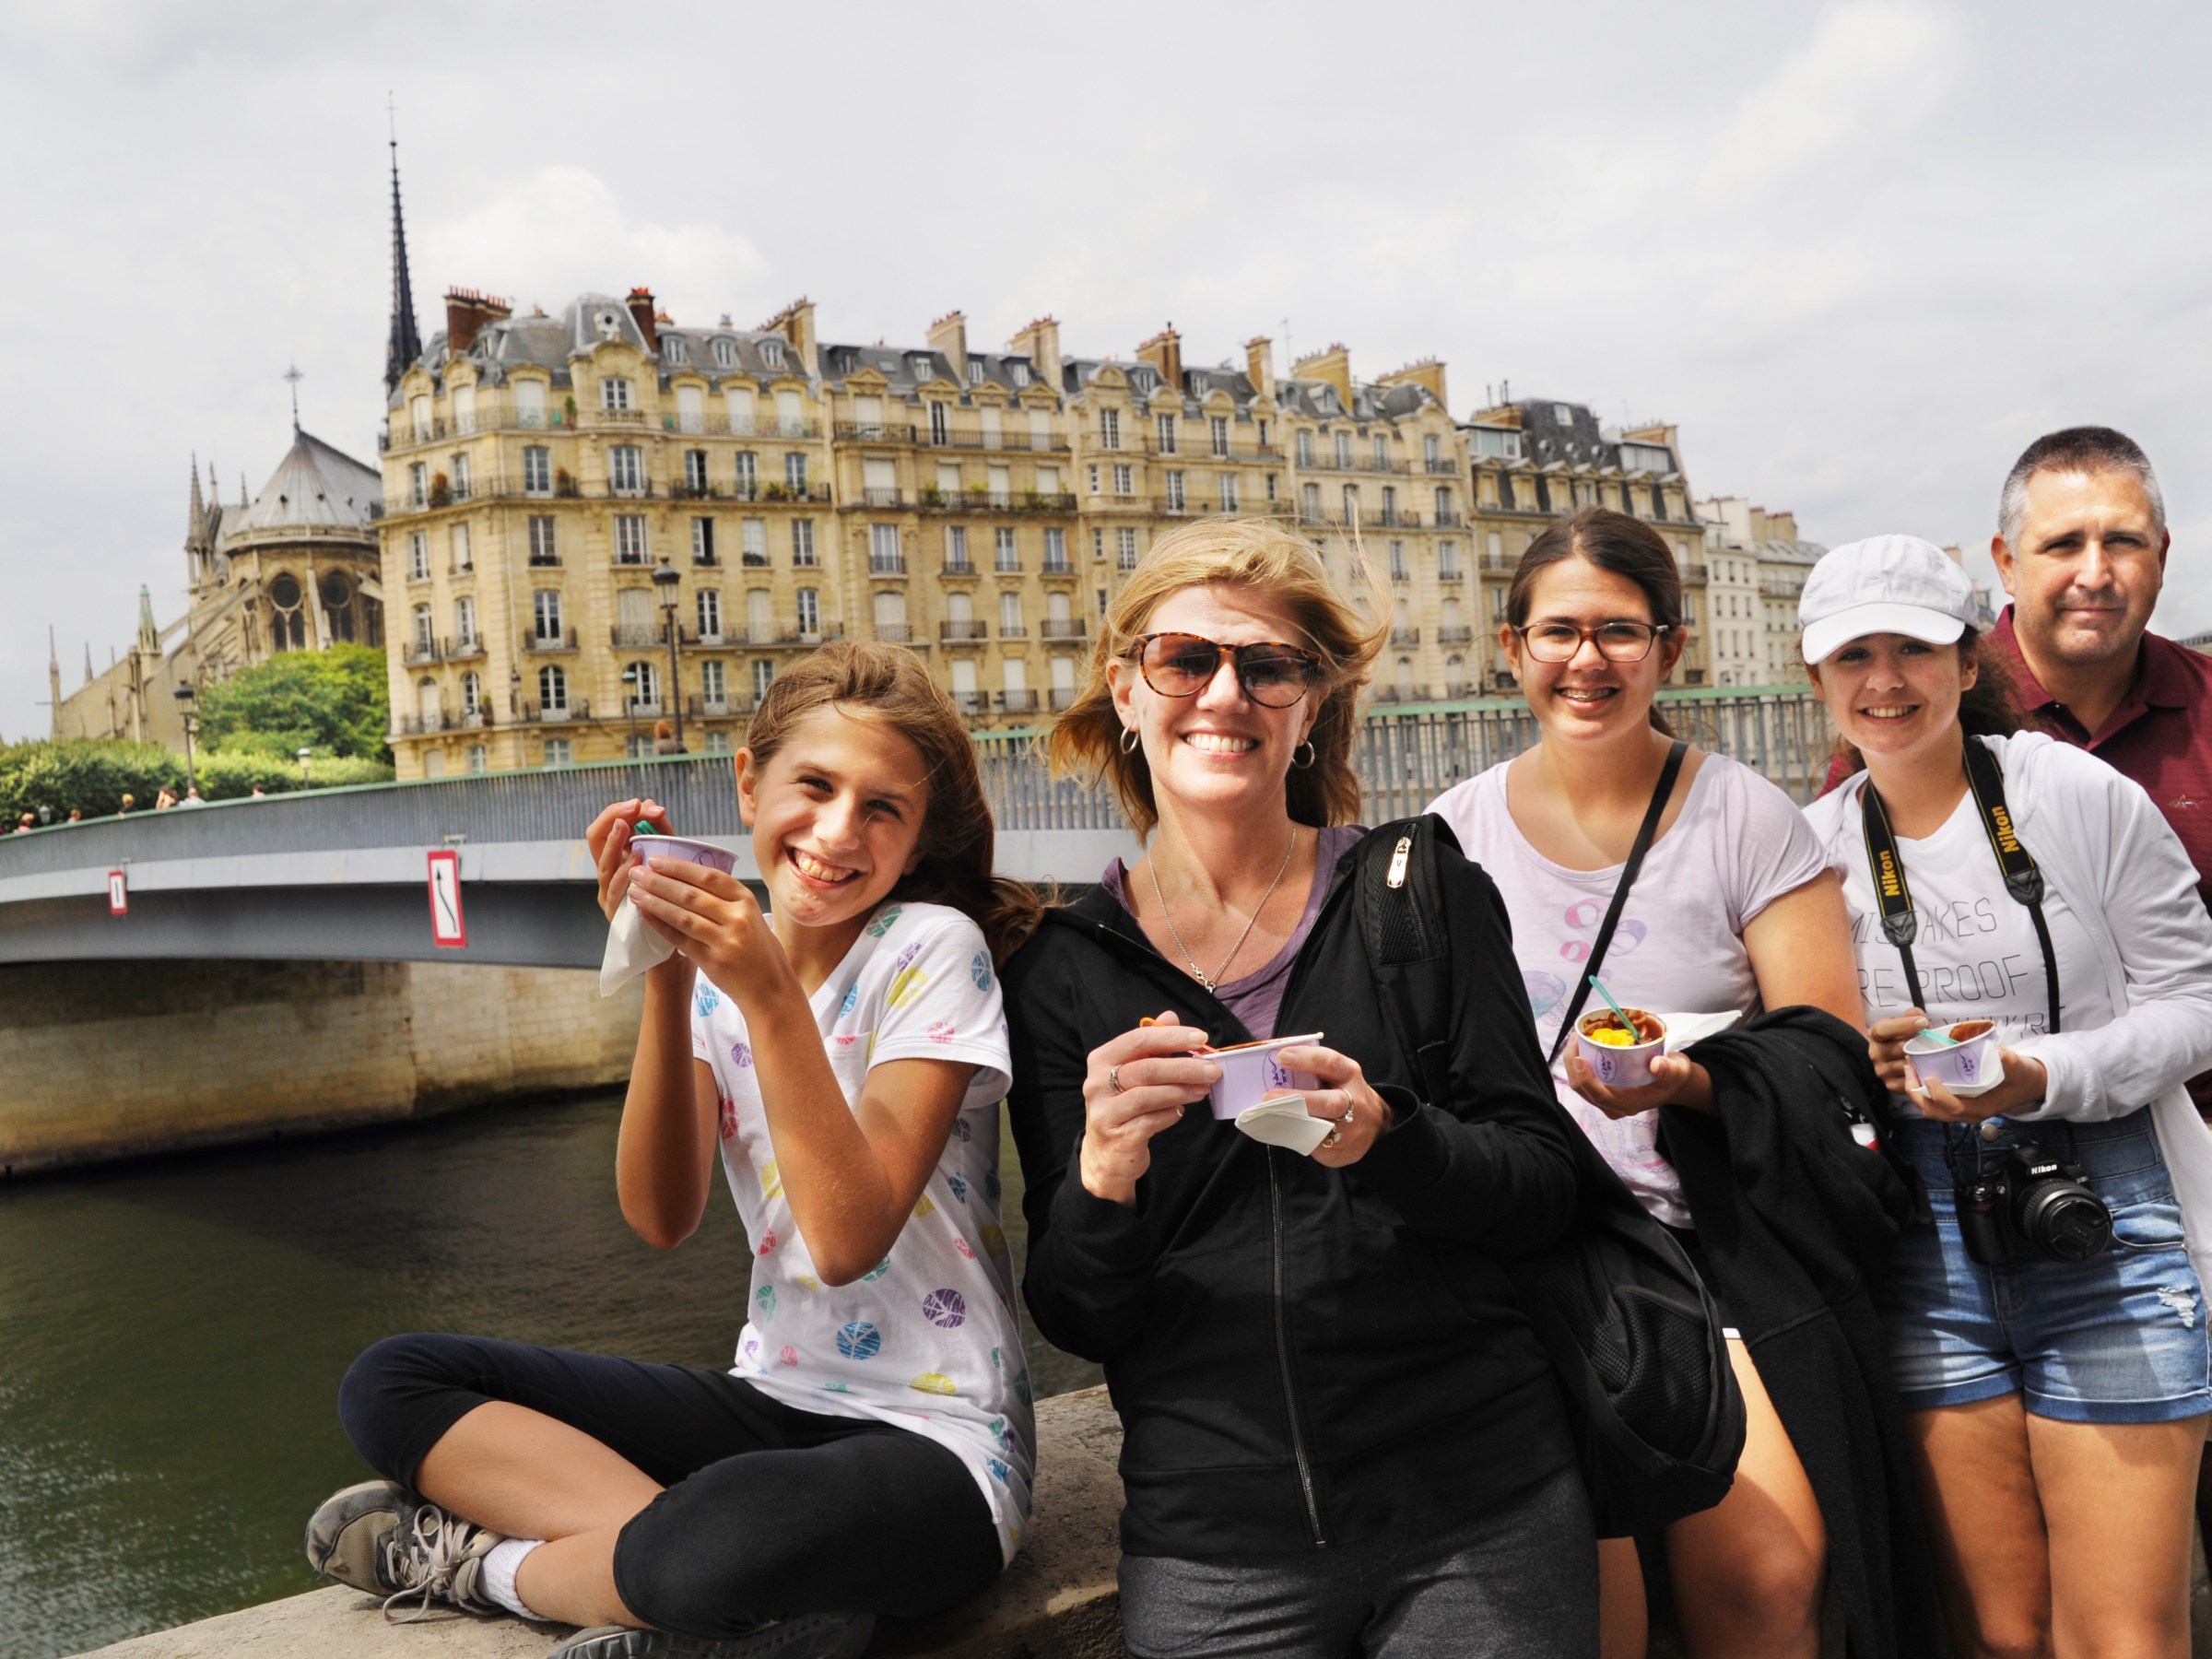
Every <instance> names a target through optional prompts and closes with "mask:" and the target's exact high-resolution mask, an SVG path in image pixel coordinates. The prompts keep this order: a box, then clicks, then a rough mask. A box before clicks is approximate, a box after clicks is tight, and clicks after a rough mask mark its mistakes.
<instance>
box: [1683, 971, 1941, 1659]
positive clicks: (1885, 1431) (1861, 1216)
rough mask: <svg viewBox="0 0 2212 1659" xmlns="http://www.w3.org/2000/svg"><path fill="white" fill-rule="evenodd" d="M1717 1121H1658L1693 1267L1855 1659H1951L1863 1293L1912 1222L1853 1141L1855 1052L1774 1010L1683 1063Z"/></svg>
mask: <svg viewBox="0 0 2212 1659" xmlns="http://www.w3.org/2000/svg"><path fill="white" fill-rule="evenodd" d="M1693 1052H1694V1055H1695V1058H1696V1059H1697V1060H1698V1061H1699V1062H1700V1064H1702V1065H1704V1067H1705V1069H1706V1070H1707V1072H1709V1073H1710V1074H1711V1075H1712V1090H1713V1103H1714V1106H1715V1112H1713V1113H1710V1114H1709V1113H1705V1112H1692V1111H1690V1110H1688V1109H1687V1108H1685V1107H1680V1106H1667V1107H1664V1108H1662V1109H1661V1112H1660V1122H1661V1126H1662V1130H1663V1132H1664V1135H1665V1153H1666V1157H1667V1159H1668V1160H1669V1161H1670V1162H1672V1163H1673V1165H1674V1166H1675V1170H1676V1172H1677V1174H1678V1175H1679V1176H1680V1177H1681V1180H1682V1191H1683V1196H1684V1198H1685V1199H1686V1201H1687V1202H1688V1206H1689V1212H1690V1216H1691V1218H1693V1219H1694V1220H1695V1221H1696V1223H1697V1230H1698V1242H1699V1246H1700V1250H1701V1252H1702V1254H1703V1257H1704V1261H1703V1265H1704V1268H1705V1271H1706V1272H1707V1274H1708V1276H1709V1277H1710V1279H1711V1282H1712V1288H1713V1290H1714V1292H1715V1294H1716V1295H1717V1296H1718V1297H1719V1298H1720V1300H1721V1302H1722V1305H1723V1306H1724V1307H1725V1308H1726V1309H1727V1310H1728V1313H1729V1316H1730V1318H1732V1319H1733V1320H1734V1321H1735V1326H1736V1328H1737V1329H1738V1330H1739V1331H1741V1332H1742V1333H1743V1337H1744V1343H1745V1346H1746V1347H1747V1348H1748V1349H1749V1351H1750V1354H1751V1359H1752V1362H1753V1363H1754V1364H1755V1365H1757V1366H1758V1368H1759V1380H1760V1381H1761V1382H1763V1383H1764V1384H1765V1385H1766V1390H1767V1393H1768V1394H1769V1396H1770V1397H1771V1399H1772V1400H1773V1402H1774V1409H1775V1411H1776V1413H1777V1414H1778V1415H1779V1416H1780V1417H1781V1418H1782V1423H1783V1428H1785V1429H1786V1430H1789V1434H1790V1440H1791V1442H1792V1444H1793V1445H1794V1447H1795V1449H1796V1452H1797V1458H1798V1461H1799V1463H1801V1464H1802V1465H1804V1467H1805V1472H1806V1478H1807V1479H1808V1480H1810V1481H1811V1483H1812V1488H1813V1493H1814V1496H1815V1497H1816V1498H1817V1499H1818V1500H1819V1504H1820V1513H1821V1517H1822V1519H1823V1521H1824V1522H1825V1523H1826V1524H1827V1528H1828V1547H1829V1573H1830V1578H1831V1580H1832V1581H1833V1583H1834V1584H1835V1586H1836V1589H1837V1593H1838V1595H1839V1598H1840V1599H1841V1603H1842V1607H1843V1614H1844V1620H1845V1626H1846V1629H1847V1630H1848V1631H1849V1633H1850V1639H1851V1652H1852V1653H1853V1656H1854V1659H1890V1656H1891V1655H1905V1656H1918V1655H1922V1654H1927V1655H1935V1654H1940V1653H1944V1652H1946V1651H1947V1650H1946V1648H1945V1646H1944V1637H1943V1628H1942V1627H1943V1620H1942V1613H1941V1608H1940V1606H1938V1604H1937V1601H1936V1587H1935V1567H1934V1558H1933V1552H1932V1550H1931V1548H1930V1547H1929V1544H1928V1539H1927V1534H1926V1529H1925V1524H1924V1519H1923V1515H1922V1511H1921V1507H1920V1494H1919V1488H1918V1484H1917V1477H1916V1474H1915V1471H1914V1466H1913V1456H1912V1442H1911V1441H1910V1439H1909V1438H1908V1435H1907V1431H1906V1429H1905V1421H1904V1413H1903V1410H1902V1408H1901V1407H1900V1405H1899V1403H1898V1398H1897V1390H1896V1387H1895V1385H1894V1384H1893V1383H1892V1382H1891V1381H1890V1377H1889V1362H1888V1347H1887V1344H1886V1343H1885V1342H1884V1340H1883V1336H1882V1329H1881V1321H1880V1318H1879V1316H1878V1315H1877V1312H1876V1309H1875V1303H1874V1298H1873V1293H1872V1286H1873V1284H1874V1283H1875V1282H1876V1281H1877V1280H1878V1279H1879V1277H1881V1275H1882V1273H1883V1272H1884V1270H1885V1269H1886V1267H1887V1265H1888V1260H1889V1255H1890V1253H1891V1251H1892V1250H1893V1249H1894V1248H1895V1246H1896V1243H1897V1239H1898V1234H1899V1231H1900V1228H1901V1227H1902V1226H1903V1224H1904V1222H1905V1221H1906V1220H1907V1219H1909V1218H1910V1216H1911V1213H1912V1199H1911V1196H1910V1194H1909V1193H1908V1192H1907V1190H1906V1187H1905V1184H1904V1182H1902V1181H1901V1180H1900V1178H1899V1176H1898V1175H1897V1174H1896V1173H1895V1172H1894V1171H1892V1170H1891V1169H1890V1167H1889V1165H1888V1161H1887V1160H1886V1159H1883V1158H1882V1157H1880V1156H1879V1155H1877V1154H1876V1153H1874V1152H1872V1151H1869V1150H1866V1149H1864V1148H1862V1147H1859V1146H1858V1145H1857V1144H1856V1143H1855V1142H1854V1141H1853V1139H1852V1136H1851V1133H1850V1127H1849V1124H1850V1118H1851V1114H1852V1112H1853V1110H1855V1111H1856V1112H1860V1113H1868V1112H1876V1111H1878V1110H1879V1109H1880V1108H1881V1106H1882V1105H1883V1104H1884V1101H1883V1098H1882V1088H1881V1085H1880V1083H1879V1081H1878V1080H1877V1078H1876V1077H1875V1073H1874V1067H1873V1065H1872V1063H1871V1062H1870V1061H1869V1060H1868V1059H1867V1055H1866V1039H1865V1036H1863V1035H1862V1034H1861V1033H1860V1032H1858V1031H1856V1030H1853V1029H1852V1028H1851V1027H1850V1026H1848V1025H1846V1024H1844V1023H1843V1022H1842V1021H1841V1020H1840V1019H1837V1018H1834V1017H1833V1016H1831V1015H1829V1014H1824V1013H1822V1012H1821V1011H1820V1010H1818V1009H1817V1008H1807V1007H1795V1008H1781V1009H1777V1010H1775V1011H1774V1012H1773V1013H1771V1014H1767V1015H1764V1016H1762V1017H1761V1018H1759V1019H1756V1020H1754V1021H1752V1022H1751V1023H1750V1024H1749V1025H1747V1026H1745V1027H1742V1028H1740V1029H1739V1030H1733V1031H1724V1032H1723V1033H1721V1034H1720V1035H1719V1036H1717V1037H1709V1038H1707V1039H1706V1040H1705V1041H1702V1042H1700V1043H1698V1044H1697V1045H1696V1046H1695V1049H1694V1051H1693Z"/></svg>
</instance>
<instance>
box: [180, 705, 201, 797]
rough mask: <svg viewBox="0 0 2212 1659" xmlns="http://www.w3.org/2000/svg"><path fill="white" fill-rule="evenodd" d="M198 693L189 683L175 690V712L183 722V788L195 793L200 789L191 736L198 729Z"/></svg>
mask: <svg viewBox="0 0 2212 1659" xmlns="http://www.w3.org/2000/svg"><path fill="white" fill-rule="evenodd" d="M198 695H199V694H198V693H197V692H196V691H194V689H193V688H192V687H191V685H190V684H189V683H186V684H184V685H182V686H179V687H178V688H177V712H178V714H179V715H181V716H182V719H183V721H184V787H185V789H186V791H187V792H193V793H196V792H197V791H198V789H199V787H200V780H199V777H198V775H197V774H196V773H195V772H194V770H193V763H192V735H193V733H194V732H195V731H197V730H198V729H199V724H200V722H199V714H198V706H199V705H198V703H197V701H196V699H197V698H198Z"/></svg>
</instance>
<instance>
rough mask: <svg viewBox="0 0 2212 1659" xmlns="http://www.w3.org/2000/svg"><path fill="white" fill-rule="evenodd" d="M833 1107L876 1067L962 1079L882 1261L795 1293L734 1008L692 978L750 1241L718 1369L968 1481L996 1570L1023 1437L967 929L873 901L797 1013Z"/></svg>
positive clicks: (992, 1078)
mask: <svg viewBox="0 0 2212 1659" xmlns="http://www.w3.org/2000/svg"><path fill="white" fill-rule="evenodd" d="M811 1002H812V1006H813V1009H814V1016H815V1023H816V1026H817V1027H818V1030H820V1032H821V1038H822V1047H823V1049H824V1050H825V1052H826V1053H828V1054H829V1057H830V1067H831V1069H832V1070H834V1071H835V1072H836V1074H837V1079H838V1082H839V1084H840V1085H841V1087H842V1088H843V1089H844V1091H845V1099H846V1100H858V1099H859V1098H860V1092H861V1087H862V1084H863V1082H864V1081H865V1078H866V1077H867V1073H868V1070H869V1068H870V1067H871V1066H874V1065H881V1064H883V1063H884V1062H885V1061H888V1060H915V1059H923V1060H952V1061H961V1062H965V1063H967V1064H969V1065H973V1066H974V1067H975V1068H976V1069H975V1076H974V1078H973V1080H972V1081H971V1083H970V1084H969V1086H968V1092H967V1094H966V1096H965V1097H964V1098H963V1099H962V1100H961V1102H960V1112H959V1117H958V1118H957V1119H956V1120H955V1121H954V1123H953V1126H952V1134H951V1135H950V1137H949V1138H948V1139H947V1141H946V1143H945V1150H944V1153H943V1154H942V1156H940V1157H939V1158H938V1159H937V1167H936V1168H935V1170H934V1171H931V1173H930V1177H929V1181H928V1183H927V1184H926V1185H925V1186H924V1188H923V1190H922V1196H921V1197H920V1198H919V1199H918V1200H917V1201H916V1202H915V1205H914V1213H913V1215H912V1218H910V1219H909V1220H908V1222H907V1224H906V1226H905V1228H904V1229H903V1230H901V1231H900V1234H899V1237H898V1239H897V1241H895V1242H894V1243H893V1244H892V1246H891V1252H890V1254H888V1256H886V1257H885V1258H884V1259H883V1261H882V1262H880V1263H879V1264H877V1266H876V1267H875V1268H874V1269H873V1270H872V1271H870V1272H869V1273H867V1274H866V1275H865V1276H864V1277H861V1278H859V1279H857V1280H855V1281H854V1282H853V1283H852V1284H849V1285H842V1286H837V1287H831V1286H828V1285H824V1284H823V1283H821V1281H820V1280H819V1279H818V1278H817V1277H815V1273H814V1263H813V1261H812V1259H811V1258H810V1257H809V1256H808V1254H807V1252H806V1240H804V1239H803V1238H801V1237H800V1236H799V1232H798V1229H797V1226H796V1225H795V1223H794V1221H793V1219H792V1213H791V1205H790V1202H789V1200H788V1199H786V1197H785V1196H784V1193H783V1183H782V1178H781V1177H780V1176H779V1174H778V1172H777V1169H776V1148H775V1145H774V1142H773V1141H772V1140H771V1137H770V1135H769V1130H768V1117H767V1114H766V1112H765V1111H764V1110H763V1109H762V1107H761V1104H760V1090H759V1084H758V1082H757V1074H756V1073H755V1071H754V1069H753V1055H752V1049H751V1047H750V1045H749V1043H748V1041H747V1032H746V1027H745V1019H744V1017H743V1016H742V1015H740V1014H739V1013H738V1011H737V1006H736V1004H735V1003H734V1002H733V1001H731V999H730V998H729V997H728V996H726V995H725V994H723V993H722V992H721V991H720V990H718V989H717V988H716V987H715V986H714V985H713V984H712V982H709V981H708V980H707V978H706V977H705V976H704V975H703V974H702V975H701V976H700V980H699V983H698V990H697V993H696V995H695V999H694V1002H693V1005H692V1018H691V1052H692V1053H694V1054H695V1055H697V1056H698V1057H699V1058H700V1059H701V1060H703V1061H705V1062H706V1063H707V1064H708V1065H710V1066H711V1067H712V1069H713V1073H714V1087H715V1091H716V1093H717V1094H718V1095H719V1096H720V1097H721V1100H722V1161H723V1169H724V1173H725V1174H726V1175H727V1176H728V1178H729V1182H730V1193H731V1195H732V1196H733V1197H734V1198H735V1199H736V1201H737V1211H738V1214H739V1215H740V1216H742V1217H743V1218H744V1220H745V1230H746V1234H747V1237H748V1238H749V1239H750V1240H751V1241H752V1247H753V1265H752V1266H753V1271H752V1294H751V1298H750V1300H749V1301H748V1303H747V1312H748V1313H749V1314H750V1316H751V1317H750V1319H749V1320H748V1322H747V1324H746V1327H745V1329H744V1331H743V1332H742V1333H740V1335H739V1336H738V1339H737V1363H736V1365H735V1367H734V1368H733V1371H734V1373H735V1375H737V1376H740V1377H743V1378H745V1379H746V1381H747V1382H750V1383H751V1384H752V1385H753V1386H754V1387H756V1388H758V1389H759V1390H760V1391H761V1392H762V1393H764V1394H770V1395H772V1396H773V1397H774V1398H776V1399H778V1400H781V1401H782V1403H783V1404H784V1405H786V1406H794V1407H795V1408H796V1409H798V1410H801V1411H814V1412H820V1413H822V1414H824V1415H826V1416H830V1417H859V1418H875V1419H877V1421H880V1422H885V1423H891V1424H895V1425H896V1426H898V1427H899V1428H901V1429H906V1430H912V1432H914V1433H916V1434H919V1435H922V1436H924V1437H925V1438H926V1439H929V1440H933V1441H936V1442H937V1443H938V1444H939V1445H941V1446H944V1447H945V1448H946V1449H947V1451H949V1452H951V1453H953V1454H954V1455H955V1456H957V1457H959V1459H960V1461H961V1462H962V1463H963V1464H965V1465H967V1466H968V1469H969V1471H970V1473H971V1474H972V1475H973V1476H974V1477H975V1480H976V1484H977V1486H978V1487H980V1488H982V1493H983V1498H984V1500H985V1501H986V1502H987V1503H988V1504H989V1505H990V1507H991V1513H992V1517H993V1519H994V1521H995V1522H996V1523H997V1525H998V1533H999V1545H1000V1548H1001V1549H1002V1551H1003V1552H1004V1554H1005V1557H1006V1559H1007V1560H1008V1561H1011V1560H1012V1559H1014V1552H1015V1549H1016V1547H1017V1546H1018V1544H1019V1542H1020V1539H1021V1535H1022V1531H1023V1529H1024V1528H1025V1527H1027V1526H1028V1524H1029V1518H1030V1482H1031V1480H1032V1478H1033V1477H1034V1476H1035V1473H1036V1452H1035V1446H1036V1422H1035V1413H1034V1411H1033V1410H1032V1399H1031V1394H1030V1377H1029V1370H1028V1367H1027V1365H1026V1363H1025V1362H1024V1360H1023V1359H1022V1352H1021V1325H1020V1320H1019V1317H1018V1315H1017V1313H1016V1312H1015V1299H1014V1267H1013V1258H1012V1257H1011V1256H1010V1255H1009V1254H1008V1253H1007V1250H1006V1233H1005V1232H1004V1230H1002V1229H1001V1228H1000V1226H999V1182H998V1123H999V1111H998V1107H999V1101H1000V1100H1003V1099H1004V1098H1005V1096H1006V1085H1007V1081H1008V1075H1009V1070H1010V1066H1011V1061H1010V1059H1009V1057H1008V1054H1007V1047H1006V1016H1005V1011H1004V1006H1003V1004H1002V1001H1001V997H1000V993H999V986H998V977H997V975H996V974H994V972H993V971H992V970H991V953H990V950H989V948H988V947H986V946H985V945H984V943H983V935H982V931H981V930H980V929H979V928H977V926H976V925H975V924H974V923H973V922H972V921H971V920H970V919H969V918H968V917H967V916H965V915H963V914H961V913H960V912H959V911H956V910H951V909H948V908H947V907H946V906H944V905H939V904H887V905H885V906H884V907H883V908H882V909H881V910H880V911H878V912H877V914H876V916H875V917H874V919H873V920H871V921H870V922H869V924H868V925H867V927H866V928H865V930H864V931H863V932H862V934H861V935H860V937H859V939H858V940H856V941H855V942H854V944H853V948H852V949H851V950H850V951H848V952H847V953H846V955H845V959H844V960H843V961H841V962H840V963H839V964H838V965H837V969H836V971H834V972H832V973H831V974H830V977H829V978H828V979H827V980H825V981H824V982H822V984H821V986H820V988H819V989H818V990H817V991H816V992H815V994H814V995H813V997H812V999H811Z"/></svg>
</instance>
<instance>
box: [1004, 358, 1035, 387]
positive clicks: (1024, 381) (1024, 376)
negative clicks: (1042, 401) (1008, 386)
mask: <svg viewBox="0 0 2212 1659" xmlns="http://www.w3.org/2000/svg"><path fill="white" fill-rule="evenodd" d="M1006 378H1007V379H1009V380H1011V381H1012V382H1014V384H1015V385H1016V386H1017V387H1020V386H1026V385H1028V384H1029V383H1030V366H1029V365H1028V364H1027V363H1008V364H1007V365H1006Z"/></svg>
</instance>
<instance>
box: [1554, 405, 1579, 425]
mask: <svg viewBox="0 0 2212 1659" xmlns="http://www.w3.org/2000/svg"><path fill="white" fill-rule="evenodd" d="M1551 418H1552V422H1553V424H1554V425H1556V426H1572V425H1573V424H1574V411H1573V410H1572V409H1571V408H1569V407H1568V406H1566V405H1565V404H1553V405H1552V406H1551Z"/></svg>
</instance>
